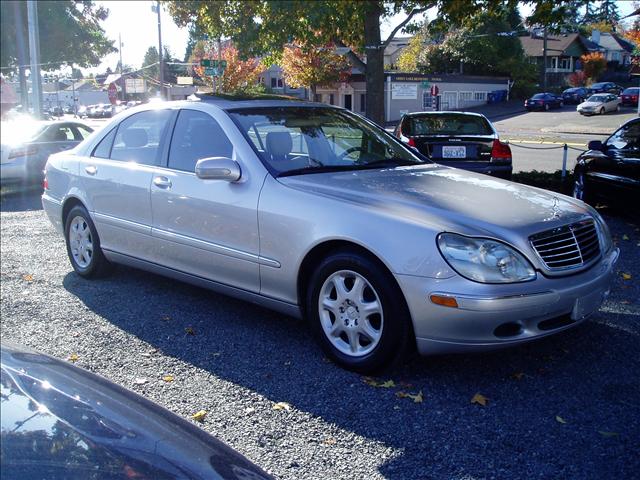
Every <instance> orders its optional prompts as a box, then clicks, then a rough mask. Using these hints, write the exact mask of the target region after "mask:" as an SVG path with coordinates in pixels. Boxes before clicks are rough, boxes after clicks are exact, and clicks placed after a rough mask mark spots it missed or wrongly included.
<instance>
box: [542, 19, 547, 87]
mask: <svg viewBox="0 0 640 480" xmlns="http://www.w3.org/2000/svg"><path fill="white" fill-rule="evenodd" d="M542 63H543V67H542V91H543V92H546V91H547V26H546V25H545V26H544V31H543V34H542Z"/></svg>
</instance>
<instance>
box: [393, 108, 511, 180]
mask: <svg viewBox="0 0 640 480" xmlns="http://www.w3.org/2000/svg"><path fill="white" fill-rule="evenodd" d="M395 135H396V137H398V138H399V139H400V140H401V141H402V142H404V143H405V144H407V145H409V146H411V147H414V148H416V149H417V150H418V151H419V152H420V153H421V154H422V155H424V156H426V157H429V158H430V159H431V160H433V161H434V162H437V163H441V164H443V165H448V166H451V167H457V168H463V169H465V170H472V171H474V172H478V173H486V174H488V175H493V176H495V177H500V178H506V179H507V180H508V179H510V178H511V171H512V163H511V148H510V147H509V145H507V144H506V143H503V142H501V141H500V139H499V138H498V133H497V132H496V130H495V128H493V125H491V122H489V120H487V118H486V117H485V116H484V115H481V114H479V113H467V112H416V113H409V114H407V115H404V116H403V117H402V119H401V120H400V123H399V124H398V126H397V127H396V130H395Z"/></svg>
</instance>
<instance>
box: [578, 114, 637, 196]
mask: <svg viewBox="0 0 640 480" xmlns="http://www.w3.org/2000/svg"><path fill="white" fill-rule="evenodd" d="M574 178H575V184H574V188H573V196H574V197H576V198H579V199H580V200H583V201H585V202H591V203H593V202H596V201H598V200H600V201H603V202H604V203H618V204H620V203H624V204H625V205H629V206H632V207H637V205H640V119H638V118H635V119H633V120H629V121H628V122H627V123H625V124H624V125H623V126H622V127H620V128H619V129H618V130H616V131H615V133H614V134H613V135H611V136H610V137H609V138H608V139H607V140H606V141H605V142H601V141H600V140H593V141H591V142H589V150H588V151H586V152H584V153H582V154H580V156H579V157H578V159H577V163H576V168H575V170H574Z"/></svg>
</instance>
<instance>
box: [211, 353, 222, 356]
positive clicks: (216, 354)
mask: <svg viewBox="0 0 640 480" xmlns="http://www.w3.org/2000/svg"><path fill="white" fill-rule="evenodd" d="M220 355H221V353H220V352H213V353H212V354H211V356H212V357H219V356H220Z"/></svg>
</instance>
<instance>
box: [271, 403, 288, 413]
mask: <svg viewBox="0 0 640 480" xmlns="http://www.w3.org/2000/svg"><path fill="white" fill-rule="evenodd" d="M273 409H274V410H286V411H287V412H290V411H291V405H289V404H288V403H287V402H278V403H276V404H274V405H273Z"/></svg>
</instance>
